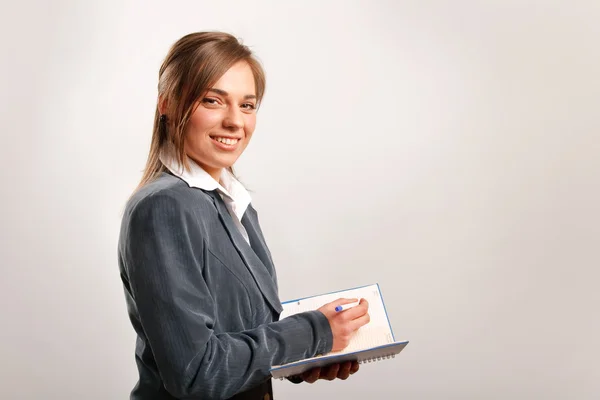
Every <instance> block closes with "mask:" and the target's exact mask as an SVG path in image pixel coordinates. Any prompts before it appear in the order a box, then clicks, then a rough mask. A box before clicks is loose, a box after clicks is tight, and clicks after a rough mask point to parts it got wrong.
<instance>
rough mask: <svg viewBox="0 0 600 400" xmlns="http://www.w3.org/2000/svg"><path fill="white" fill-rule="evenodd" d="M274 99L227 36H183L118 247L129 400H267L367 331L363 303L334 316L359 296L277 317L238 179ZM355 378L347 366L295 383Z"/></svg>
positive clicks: (269, 266) (163, 86)
mask: <svg viewBox="0 0 600 400" xmlns="http://www.w3.org/2000/svg"><path fill="white" fill-rule="evenodd" d="M264 89H265V78H264V72H263V70H262V67H261V66H260V65H259V63H258V62H257V61H256V60H255V59H254V57H253V56H252V54H251V52H250V51H249V50H248V48H247V47H245V46H243V45H242V44H240V43H239V42H238V41H237V39H235V38H234V37H233V36H231V35H228V34H225V33H219V32H204V33H194V34H190V35H187V36H185V37H183V38H182V39H180V40H179V41H178V42H177V43H175V44H174V45H173V47H172V48H171V50H170V52H169V54H168V55H167V58H166V59H165V61H164V63H163V65H162V67H161V69H160V74H159V85H158V101H157V109H156V114H155V119H154V131H153V136H152V142H151V148H150V154H149V156H148V162H147V165H146V169H145V172H144V176H143V178H142V181H141V183H140V185H139V187H138V188H137V190H136V191H135V192H134V194H133V195H132V196H131V198H130V199H129V201H128V203H127V206H126V209H125V214H124V216H123V221H122V224H121V232H120V238H119V249H118V252H119V268H120V271H121V279H122V282H123V287H124V289H125V297H126V301H127V306H128V311H129V317H130V320H131V323H132V325H133V327H134V329H135V331H136V333H137V345H136V349H135V358H136V363H137V366H138V371H139V382H138V384H137V385H136V386H135V388H134V389H133V391H132V393H131V399H135V400H141V399H153V400H155V399H178V398H186V399H228V398H229V399H237V400H240V399H247V400H251V399H252V400H255V399H270V398H272V397H273V393H272V387H271V381H270V373H269V369H270V367H271V366H272V365H282V364H285V363H288V362H292V361H295V360H299V359H302V358H309V357H314V356H315V355H317V354H322V353H327V352H329V351H332V350H333V351H337V350H342V349H343V348H344V347H345V346H347V344H348V341H349V339H350V337H351V336H352V334H353V333H354V332H355V331H356V330H357V329H358V328H360V327H361V326H363V325H364V324H366V323H368V321H369V315H368V313H367V311H368V304H367V303H366V301H362V302H361V304H360V305H359V306H357V307H354V308H353V309H352V310H349V311H347V312H341V313H338V312H336V311H335V308H336V307H337V306H339V305H341V304H346V303H351V302H354V301H356V299H338V300H336V301H334V302H332V303H329V304H326V305H324V306H323V307H321V308H319V309H318V310H315V311H310V312H305V313H301V314H296V315H294V316H291V317H288V318H285V319H283V320H279V315H280V313H281V311H282V307H281V302H280V300H279V296H278V292H277V276H276V273H275V267H274V265H273V259H272V258H271V253H270V251H269V249H268V247H267V244H266V241H265V238H264V237H263V234H262V231H261V229H260V225H259V222H258V216H257V213H256V211H255V210H254V208H253V207H252V204H251V199H250V195H249V194H248V192H247V191H246V190H245V188H244V187H243V186H242V185H241V184H240V183H239V182H238V181H237V180H236V178H235V176H234V175H233V174H232V166H233V164H234V163H235V162H236V161H237V159H238V158H239V156H240V155H241V154H242V153H243V151H244V150H245V149H246V146H248V143H249V141H250V139H251V138H252V134H253V132H254V127H255V125H256V111H257V108H258V105H259V104H260V101H261V99H262V96H263V93H264ZM357 369H358V364H357V363H350V362H349V363H345V364H343V365H339V364H336V365H331V366H329V367H327V368H324V369H322V370H321V369H314V370H312V371H309V372H307V373H306V374H304V375H303V376H300V377H295V378H293V379H290V380H292V381H294V382H300V381H303V380H304V381H306V382H314V381H315V380H317V379H328V380H333V379H336V378H340V379H346V378H348V376H349V375H350V374H352V373H354V372H356V370H357Z"/></svg>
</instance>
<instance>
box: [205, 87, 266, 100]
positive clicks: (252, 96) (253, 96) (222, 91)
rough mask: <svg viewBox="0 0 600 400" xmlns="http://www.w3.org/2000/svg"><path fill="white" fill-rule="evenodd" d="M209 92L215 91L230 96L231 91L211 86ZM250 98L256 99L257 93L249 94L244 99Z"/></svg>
mask: <svg viewBox="0 0 600 400" xmlns="http://www.w3.org/2000/svg"><path fill="white" fill-rule="evenodd" d="M208 91H209V92H214V93H216V94H219V95H221V96H225V97H227V96H229V93H227V92H226V91H224V90H223V89H217V88H210V89H208ZM249 99H256V95H253V94H247V95H245V96H244V100H249Z"/></svg>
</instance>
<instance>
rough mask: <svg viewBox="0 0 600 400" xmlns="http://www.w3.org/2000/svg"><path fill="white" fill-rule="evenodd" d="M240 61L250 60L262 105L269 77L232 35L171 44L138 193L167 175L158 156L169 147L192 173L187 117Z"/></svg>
mask: <svg viewBox="0 0 600 400" xmlns="http://www.w3.org/2000/svg"><path fill="white" fill-rule="evenodd" d="M239 61H245V62H247V63H248V65H249V66H250V69H251V70H252V74H253V75H254V83H255V89H256V99H257V103H258V104H260V102H261V100H262V97H263V95H264V92H265V84H266V81H265V73H264V71H263V69H262V67H261V65H260V63H259V62H258V60H257V59H256V58H255V57H254V55H253V53H252V52H251V51H250V49H249V48H248V47H246V46H245V45H243V44H242V43H241V42H240V41H238V40H237V39H236V38H235V37H234V36H232V35H230V34H228V33H223V32H197V33H190V34H188V35H186V36H184V37H182V38H181V39H179V40H178V41H177V42H175V44H173V46H171V49H170V50H169V53H168V54H167V57H166V58H165V60H164V61H163V63H162V65H161V67H160V72H159V74H158V102H157V105H156V113H155V115H154V128H153V131H152V141H151V143H150V152H149V154H148V160H147V162H146V168H145V169H144V175H143V176H142V179H141V181H140V184H139V186H138V189H139V188H140V187H142V186H144V185H145V184H147V183H149V182H151V181H153V180H154V179H155V178H156V177H157V176H158V175H160V174H161V173H162V172H164V171H166V168H165V166H164V165H163V163H162V162H161V161H160V159H159V157H160V154H161V152H162V151H163V150H164V149H165V147H167V146H171V147H172V149H173V150H174V156H175V157H176V160H177V161H178V162H179V164H180V165H183V166H184V168H186V169H189V164H188V162H187V157H186V155H185V151H184V146H183V143H184V137H185V129H186V127H187V123H188V121H189V118H190V116H191V115H192V113H193V112H194V110H195V109H196V107H197V105H198V99H199V98H200V96H202V95H204V93H205V92H206V91H207V90H208V89H210V87H211V86H212V85H214V84H215V82H216V81H218V80H219V78H220V77H221V76H222V75H223V74H224V73H225V72H227V70H228V69H229V68H231V66H233V65H234V64H236V63H237V62H239ZM161 111H162V113H161ZM230 170H231V172H233V169H230Z"/></svg>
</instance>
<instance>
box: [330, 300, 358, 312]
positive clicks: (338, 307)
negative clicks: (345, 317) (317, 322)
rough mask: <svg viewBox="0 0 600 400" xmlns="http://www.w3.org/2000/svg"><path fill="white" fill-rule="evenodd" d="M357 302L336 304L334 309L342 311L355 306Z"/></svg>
mask: <svg viewBox="0 0 600 400" xmlns="http://www.w3.org/2000/svg"><path fill="white" fill-rule="evenodd" d="M358 304H359V302H358V301H357V302H355V303H349V304H344V305H342V306H337V307H335V311H337V312H340V311H344V310H347V309H349V308H352V307H355V306H357V305H358Z"/></svg>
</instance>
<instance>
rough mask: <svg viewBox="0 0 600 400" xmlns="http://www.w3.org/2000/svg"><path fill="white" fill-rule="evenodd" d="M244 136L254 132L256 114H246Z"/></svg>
mask: <svg viewBox="0 0 600 400" xmlns="http://www.w3.org/2000/svg"><path fill="white" fill-rule="evenodd" d="M244 126H245V127H246V128H245V131H246V136H248V137H250V136H252V133H253V132H254V128H255V127H256V114H252V115H248V117H247V118H246V121H245V122H244Z"/></svg>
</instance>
